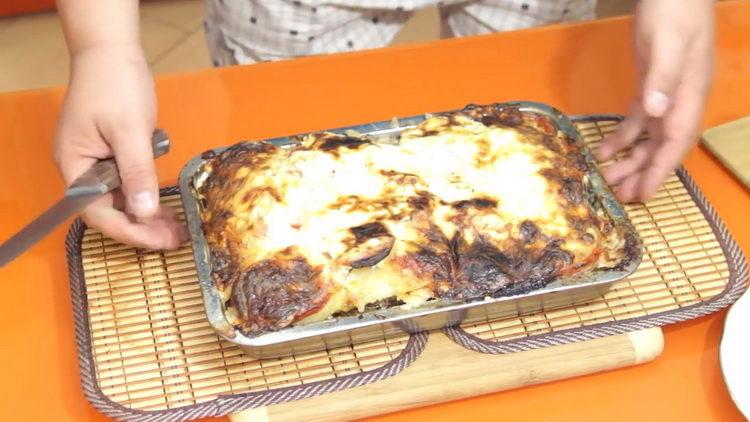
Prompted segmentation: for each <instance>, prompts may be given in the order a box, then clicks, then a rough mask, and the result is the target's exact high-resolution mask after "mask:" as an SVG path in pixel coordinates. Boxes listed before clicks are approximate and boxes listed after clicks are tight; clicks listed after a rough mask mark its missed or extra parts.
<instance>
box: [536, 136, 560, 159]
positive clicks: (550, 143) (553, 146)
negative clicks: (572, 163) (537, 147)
mask: <svg viewBox="0 0 750 422" xmlns="http://www.w3.org/2000/svg"><path fill="white" fill-rule="evenodd" d="M541 143H542V145H544V146H545V147H547V149H549V150H550V151H552V152H555V153H558V154H559V153H560V152H561V151H562V148H561V147H560V144H559V143H558V142H557V139H555V137H554V136H550V135H542V139H541Z"/></svg>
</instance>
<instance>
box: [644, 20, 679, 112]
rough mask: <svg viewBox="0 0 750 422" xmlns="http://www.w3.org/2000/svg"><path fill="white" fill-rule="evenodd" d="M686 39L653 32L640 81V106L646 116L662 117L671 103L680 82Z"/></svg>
mask: <svg viewBox="0 0 750 422" xmlns="http://www.w3.org/2000/svg"><path fill="white" fill-rule="evenodd" d="M686 49H687V45H686V41H685V40H683V39H682V38H681V37H679V36H677V35H675V34H670V33H658V30H657V33H656V34H654V39H653V42H652V44H651V52H650V59H649V63H648V67H647V68H646V76H645V81H644V83H643V97H642V98H643V109H644V110H645V111H646V114H647V115H648V116H649V117H654V118H660V117H663V116H664V115H665V114H666V112H667V110H668V109H669V107H670V106H671V102H672V96H673V93H674V91H675V89H676V87H677V84H678V83H679V82H680V76H681V75H682V70H683V65H684V62H685V55H686V52H687V51H686Z"/></svg>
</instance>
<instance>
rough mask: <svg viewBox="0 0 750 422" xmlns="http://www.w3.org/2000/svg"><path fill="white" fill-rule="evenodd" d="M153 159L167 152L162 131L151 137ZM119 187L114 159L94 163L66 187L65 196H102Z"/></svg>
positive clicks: (166, 141)
mask: <svg viewBox="0 0 750 422" xmlns="http://www.w3.org/2000/svg"><path fill="white" fill-rule="evenodd" d="M151 146H152V148H153V152H154V158H156V157H159V156H161V155H164V154H166V153H167V152H169V137H168V136H167V132H165V131H164V130H163V129H156V130H154V133H153V134H152V135H151ZM119 187H120V174H119V172H118V171H117V164H116V163H115V159H114V158H107V159H104V160H99V161H97V162H95V163H94V164H93V165H92V166H91V167H89V169H88V170H86V172H84V173H83V174H82V175H80V176H78V178H76V180H74V181H73V183H71V185H70V186H68V189H67V190H66V191H65V196H69V197H77V196H87V195H92V194H97V193H98V194H100V195H103V194H105V193H107V192H110V191H113V190H115V189H117V188H119Z"/></svg>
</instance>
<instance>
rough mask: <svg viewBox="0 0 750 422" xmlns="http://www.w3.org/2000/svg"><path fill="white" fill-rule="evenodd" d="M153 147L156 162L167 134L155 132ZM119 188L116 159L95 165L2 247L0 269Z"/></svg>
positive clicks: (164, 148) (166, 143)
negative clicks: (89, 205) (72, 217)
mask: <svg viewBox="0 0 750 422" xmlns="http://www.w3.org/2000/svg"><path fill="white" fill-rule="evenodd" d="M151 146H152V148H153V152H154V158H156V157H159V156H161V155H164V154H166V153H167V152H169V138H168V136H167V133H166V132H165V131H164V130H162V129H156V130H154V133H153V135H152V136H151ZM120 184H121V181H120V175H119V173H118V171H117V164H116V163H115V160H114V158H108V159H104V160H99V161H97V162H95V163H94V164H93V165H92V166H91V167H90V168H89V169H88V170H86V172H84V173H83V174H82V175H81V176H79V177H78V178H77V179H75V180H74V181H73V183H71V185H70V186H69V187H68V188H67V189H66V190H65V196H64V197H63V198H62V199H61V200H59V201H58V202H57V203H56V204H55V205H53V206H52V207H50V208H49V209H48V210H47V211H45V212H44V213H43V214H42V215H40V216H39V217H37V218H36V219H35V220H34V221H32V222H31V223H29V224H28V225H27V226H26V227H24V228H23V229H21V231H19V232H18V233H16V234H15V235H13V236H12V237H11V238H10V239H8V240H6V241H5V242H4V243H3V244H2V245H0V267H3V266H5V265H6V264H8V263H9V262H11V261H12V260H14V259H15V258H16V257H18V256H19V255H21V254H22V253H23V252H24V251H26V250H27V249H29V248H30V247H31V246H32V245H34V244H35V243H37V242H39V241H40V240H41V239H42V238H44V237H45V236H46V235H47V234H49V233H50V232H51V231H52V230H54V229H55V228H56V227H57V226H59V225H60V224H62V223H64V222H65V221H66V220H67V219H68V218H69V217H71V216H73V215H75V214H77V213H78V212H79V211H81V210H82V209H83V208H85V207H86V205H88V204H90V203H91V202H93V201H94V200H96V199H97V198H99V197H101V196H102V195H104V194H106V193H108V192H111V191H112V190H114V189H117V188H118V187H120Z"/></svg>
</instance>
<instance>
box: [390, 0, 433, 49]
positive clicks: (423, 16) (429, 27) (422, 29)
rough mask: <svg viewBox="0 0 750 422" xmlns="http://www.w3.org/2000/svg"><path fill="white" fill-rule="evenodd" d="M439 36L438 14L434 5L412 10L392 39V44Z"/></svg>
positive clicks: (425, 39)
mask: <svg viewBox="0 0 750 422" xmlns="http://www.w3.org/2000/svg"><path fill="white" fill-rule="evenodd" d="M439 38H440V14H439V12H438V9H437V8H436V7H429V8H427V9H422V10H418V11H416V12H414V15H412V17H411V19H409V21H408V22H407V23H406V25H404V27H403V28H402V29H401V32H399V33H398V35H396V38H394V39H393V42H392V43H391V44H392V45H399V44H407V43H413V42H423V41H431V40H436V39H439Z"/></svg>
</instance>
